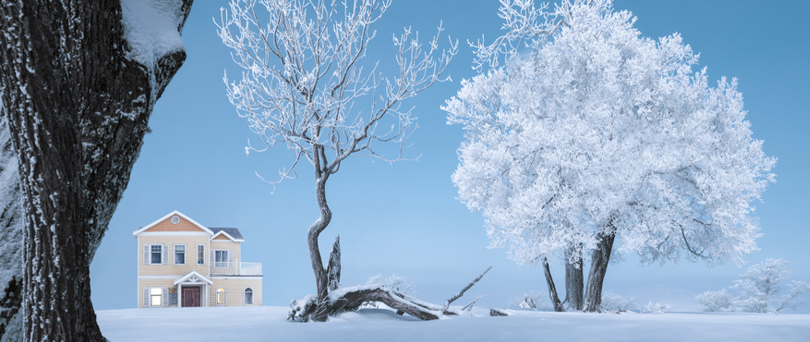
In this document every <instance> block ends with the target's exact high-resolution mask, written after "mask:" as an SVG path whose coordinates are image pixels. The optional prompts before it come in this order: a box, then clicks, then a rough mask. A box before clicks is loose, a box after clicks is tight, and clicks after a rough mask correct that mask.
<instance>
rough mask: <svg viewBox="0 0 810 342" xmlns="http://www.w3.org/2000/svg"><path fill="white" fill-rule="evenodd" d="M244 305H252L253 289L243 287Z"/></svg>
mask: <svg viewBox="0 0 810 342" xmlns="http://www.w3.org/2000/svg"><path fill="white" fill-rule="evenodd" d="M245 305H253V289H251V288H249V287H248V288H246V289H245Z"/></svg>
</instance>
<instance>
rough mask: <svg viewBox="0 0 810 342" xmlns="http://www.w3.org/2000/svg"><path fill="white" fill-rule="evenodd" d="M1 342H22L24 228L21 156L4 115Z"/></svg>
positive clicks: (0, 128) (0, 129) (0, 137)
mask: <svg viewBox="0 0 810 342" xmlns="http://www.w3.org/2000/svg"><path fill="white" fill-rule="evenodd" d="M0 148H2V150H0V210H2V211H0V341H1V342H11V341H14V342H17V341H22V310H20V308H21V305H22V281H23V277H22V275H23V260H22V247H23V233H22V229H23V225H22V223H23V222H22V221H23V220H22V208H21V207H20V203H21V201H22V199H21V198H20V196H21V195H20V177H19V166H18V163H17V153H16V151H14V147H13V146H12V143H11V132H10V131H9V129H8V118H7V117H6V116H0Z"/></svg>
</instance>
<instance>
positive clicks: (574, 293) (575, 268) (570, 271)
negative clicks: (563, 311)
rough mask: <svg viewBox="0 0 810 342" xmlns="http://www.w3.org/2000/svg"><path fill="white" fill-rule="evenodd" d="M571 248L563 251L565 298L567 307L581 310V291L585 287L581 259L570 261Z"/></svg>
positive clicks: (582, 302)
mask: <svg viewBox="0 0 810 342" xmlns="http://www.w3.org/2000/svg"><path fill="white" fill-rule="evenodd" d="M571 253H573V251H572V249H569V250H567V251H566V252H565V260H566V262H565V300H564V301H563V303H567V304H568V308H569V309H573V310H582V308H583V307H584V302H585V300H584V298H583V292H584V289H585V285H584V277H583V269H582V259H581V258H577V259H576V261H575V262H571Z"/></svg>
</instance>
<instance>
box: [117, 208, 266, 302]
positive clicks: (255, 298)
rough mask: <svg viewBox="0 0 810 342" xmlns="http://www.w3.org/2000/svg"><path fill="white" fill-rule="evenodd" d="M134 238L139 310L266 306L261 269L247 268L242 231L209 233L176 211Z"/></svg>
mask: <svg viewBox="0 0 810 342" xmlns="http://www.w3.org/2000/svg"><path fill="white" fill-rule="evenodd" d="M132 235H133V236H135V238H136V239H138V307H139V308H150V307H151V308H154V307H194V306H244V305H248V306H261V305H262V264H261V263H255V262H242V260H241V257H242V249H241V245H242V242H244V241H245V239H244V238H243V237H242V233H240V232H239V229H236V228H213V227H211V228H209V227H205V226H203V225H201V224H199V223H197V222H196V221H194V220H192V219H191V218H189V217H188V216H186V215H183V214H182V213H180V212H179V211H177V210H175V211H173V212H171V213H169V214H168V215H166V216H164V217H161V218H160V219H158V220H157V221H155V222H152V223H150V224H149V225H147V226H145V227H143V228H140V229H138V230H136V231H135V232H134V233H132Z"/></svg>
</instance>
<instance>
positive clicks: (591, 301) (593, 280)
mask: <svg viewBox="0 0 810 342" xmlns="http://www.w3.org/2000/svg"><path fill="white" fill-rule="evenodd" d="M597 237H598V238H599V243H598V244H597V245H596V249H595V250H594V251H593V254H592V255H591V271H590V273H589V274H588V287H587V289H586V292H585V311H586V312H602V284H603V283H604V281H605V273H606V272H607V267H608V263H609V262H610V253H611V251H612V250H613V240H614V239H615V238H616V232H615V230H614V229H613V227H612V225H611V229H610V231H609V232H607V233H599V234H598V235H597Z"/></svg>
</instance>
